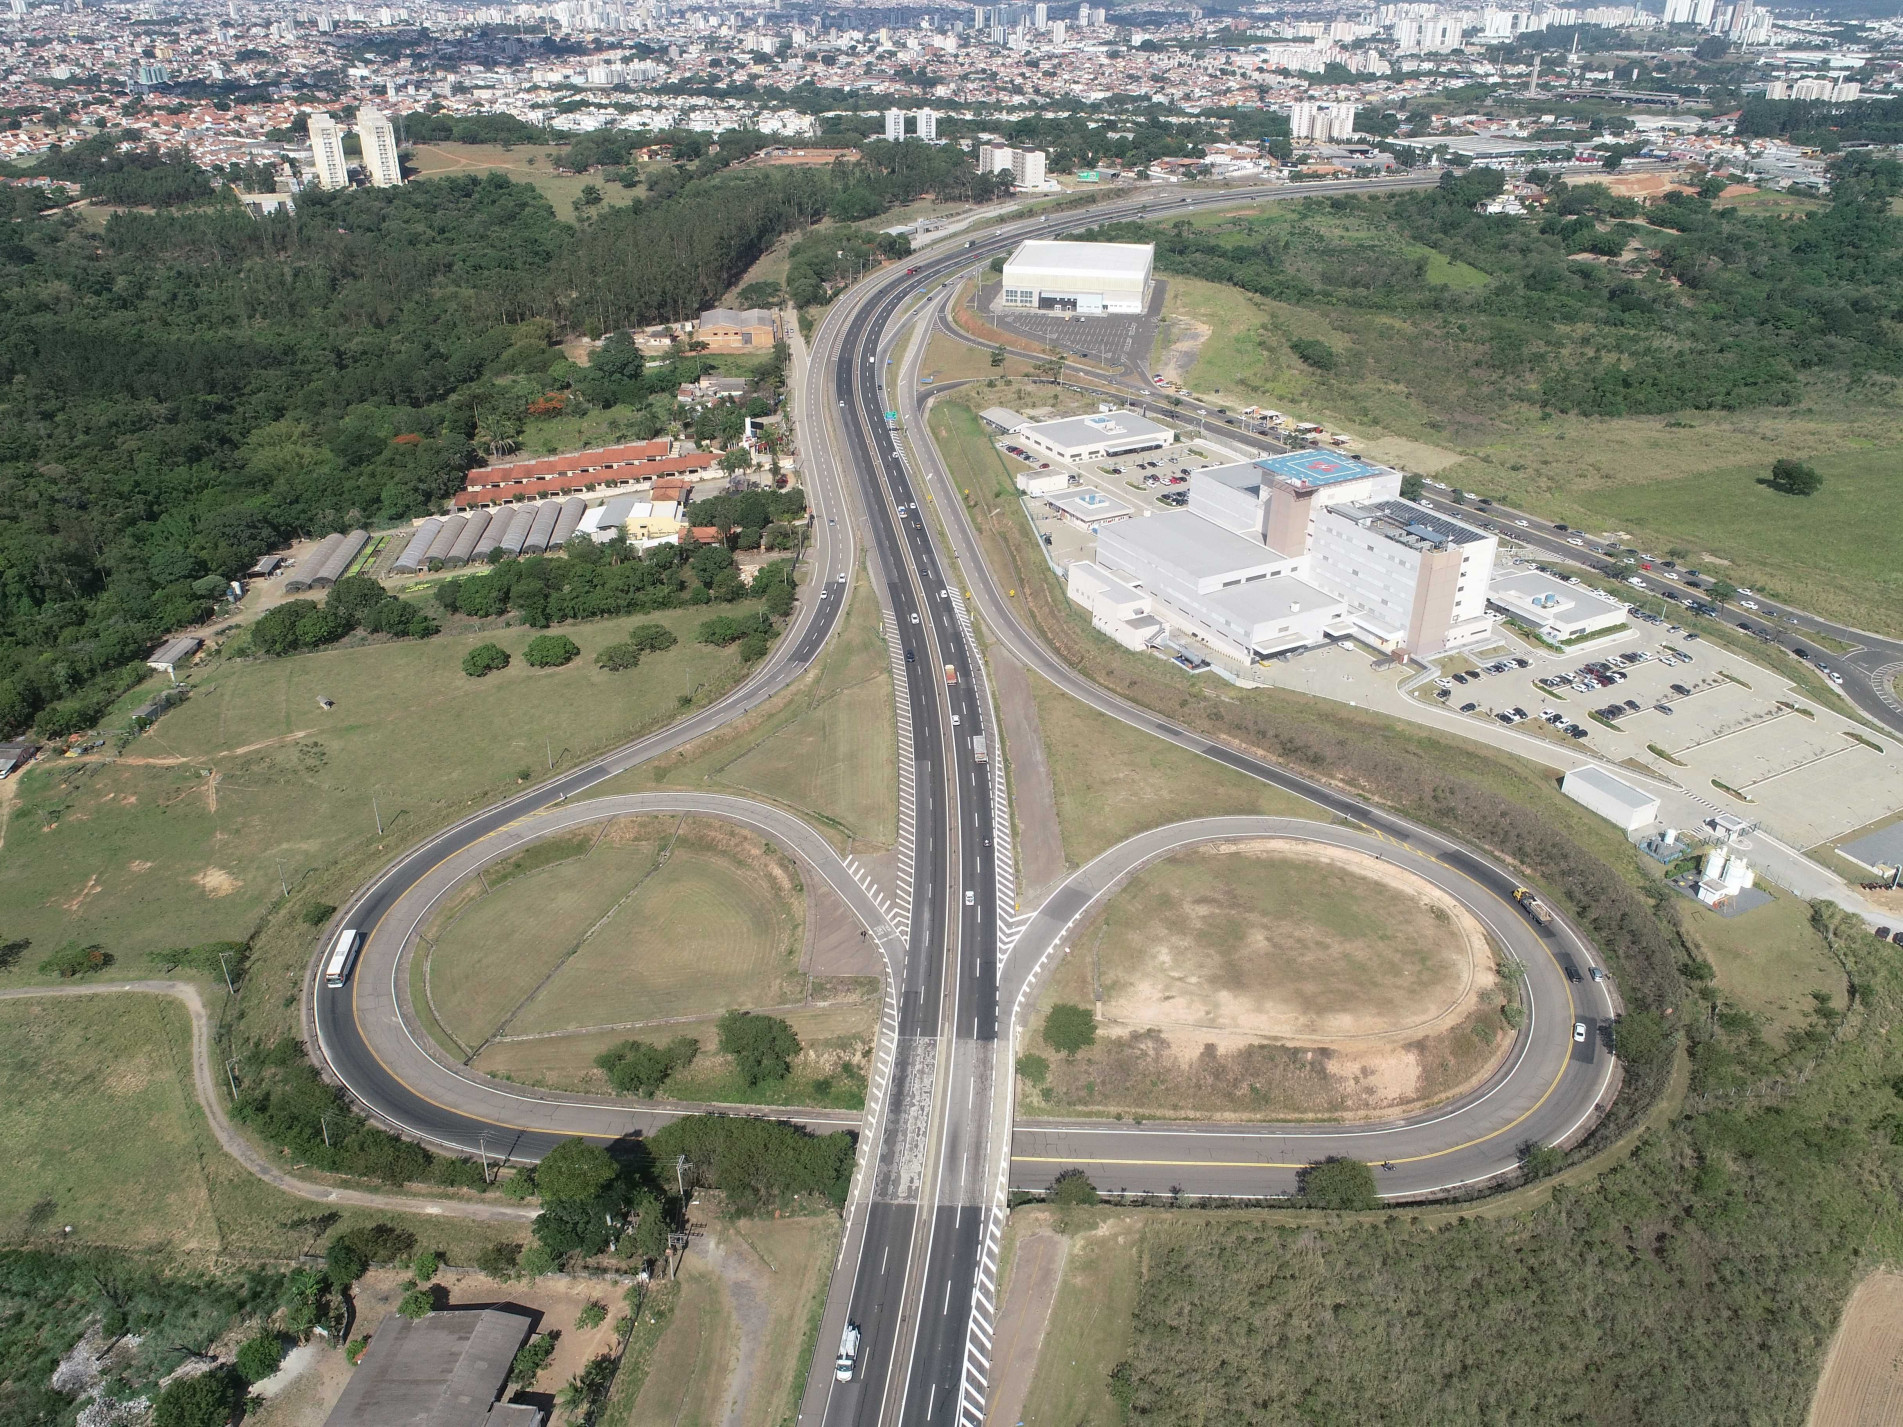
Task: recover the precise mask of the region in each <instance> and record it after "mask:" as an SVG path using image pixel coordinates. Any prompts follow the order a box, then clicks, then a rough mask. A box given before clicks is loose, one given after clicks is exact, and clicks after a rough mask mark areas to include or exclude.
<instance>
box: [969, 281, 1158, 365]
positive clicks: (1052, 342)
mask: <svg viewBox="0 0 1903 1427" xmlns="http://www.w3.org/2000/svg"><path fill="white" fill-rule="evenodd" d="M999 286H1000V285H999V284H997V283H988V284H986V286H985V287H984V289H983V291H981V292H980V293H979V295H978V308H979V311H981V312H983V313H984V314H985V317H986V318H987V320H989V321H991V322H993V323H995V324H996V325H997V326H998V327H1000V328H1002V329H1003V330H1004V331H1006V332H1012V333H1016V334H1018V335H1019V336H1023V337H1028V338H1030V339H1031V340H1032V341H1033V342H1039V343H1042V344H1043V345H1045V346H1048V347H1055V348H1056V349H1057V350H1059V351H1061V352H1063V353H1064V354H1065V355H1067V356H1076V357H1083V358H1085V359H1087V360H1089V361H1093V362H1096V363H1098V364H1100V365H1102V366H1107V367H1113V368H1124V369H1126V370H1129V371H1133V372H1145V373H1147V372H1148V371H1149V366H1150V348H1151V347H1152V346H1153V345H1154V344H1155V342H1156V324H1157V322H1158V321H1159V320H1160V319H1161V317H1162V314H1163V298H1164V293H1165V288H1166V284H1164V283H1162V282H1158V283H1155V284H1154V285H1153V286H1152V290H1151V293H1150V306H1149V309H1148V310H1147V311H1145V312H1143V313H1140V314H1137V315H1135V316H1131V315H1122V316H1110V315H1107V314H1081V313H1075V312H1031V311H1027V310H1025V309H1024V308H1021V307H1005V306H1003V305H1001V304H1000V303H999V302H998V300H997V299H998V293H999Z"/></svg>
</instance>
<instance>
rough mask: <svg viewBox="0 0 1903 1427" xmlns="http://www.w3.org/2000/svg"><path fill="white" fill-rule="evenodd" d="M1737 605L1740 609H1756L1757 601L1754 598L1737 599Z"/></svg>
mask: <svg viewBox="0 0 1903 1427" xmlns="http://www.w3.org/2000/svg"><path fill="white" fill-rule="evenodd" d="M1738 605H1739V607H1740V608H1742V609H1756V608H1757V607H1758V602H1757V601H1756V600H1739V601H1738Z"/></svg>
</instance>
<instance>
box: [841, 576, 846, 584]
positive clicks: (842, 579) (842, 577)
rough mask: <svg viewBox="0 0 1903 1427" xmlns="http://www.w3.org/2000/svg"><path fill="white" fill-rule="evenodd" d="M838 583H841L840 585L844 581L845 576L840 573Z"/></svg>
mask: <svg viewBox="0 0 1903 1427" xmlns="http://www.w3.org/2000/svg"><path fill="white" fill-rule="evenodd" d="M839 583H840V584H842V585H843V584H845V583H846V577H845V576H844V575H841V576H840V577H839Z"/></svg>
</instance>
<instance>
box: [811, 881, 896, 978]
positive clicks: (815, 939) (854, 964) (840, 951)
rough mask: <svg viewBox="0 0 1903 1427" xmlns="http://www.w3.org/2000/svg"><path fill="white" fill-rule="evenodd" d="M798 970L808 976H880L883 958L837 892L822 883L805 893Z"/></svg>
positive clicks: (883, 963)
mask: <svg viewBox="0 0 1903 1427" xmlns="http://www.w3.org/2000/svg"><path fill="white" fill-rule="evenodd" d="M800 970H801V971H804V972H805V973H806V974H807V975H808V976H883V975H884V974H885V959H884V958H883V957H881V956H880V955H879V948H878V944H877V943H875V942H874V941H873V940H872V938H871V936H869V935H868V934H867V932H866V929H865V928H864V927H863V926H861V925H860V924H859V918H857V917H856V916H854V915H853V914H852V912H851V911H850V910H849V909H848V908H847V906H846V904H845V903H844V902H842V901H840V900H839V894H838V893H837V892H835V891H833V889H832V888H831V887H829V886H827V885H826V883H824V882H819V883H816V884H815V885H814V886H812V887H810V888H808V889H807V893H806V949H805V953H804V955H803V956H802V957H801V960H800Z"/></svg>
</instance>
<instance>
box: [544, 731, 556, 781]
mask: <svg viewBox="0 0 1903 1427" xmlns="http://www.w3.org/2000/svg"><path fill="white" fill-rule="evenodd" d="M542 751H543V752H544V753H546V754H548V766H549V771H550V772H553V771H554V770H555V744H554V741H553V740H551V739H550V738H549V736H548V735H547V734H543V735H542Z"/></svg>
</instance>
